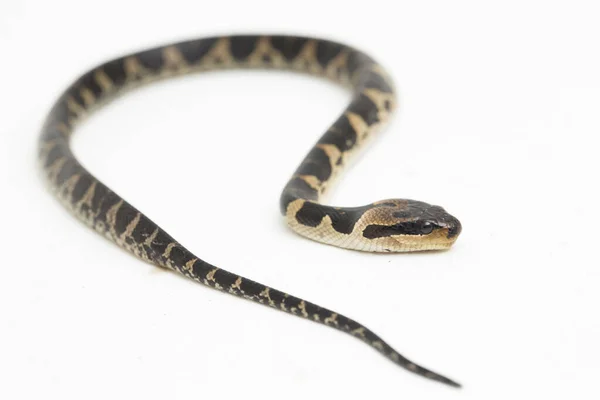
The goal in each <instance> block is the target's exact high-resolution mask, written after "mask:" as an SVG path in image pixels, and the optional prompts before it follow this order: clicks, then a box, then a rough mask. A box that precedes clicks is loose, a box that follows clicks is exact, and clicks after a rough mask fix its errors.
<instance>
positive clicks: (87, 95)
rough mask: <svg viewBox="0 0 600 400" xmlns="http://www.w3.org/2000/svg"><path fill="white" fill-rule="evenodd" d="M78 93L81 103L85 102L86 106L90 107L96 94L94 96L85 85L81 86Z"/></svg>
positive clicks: (94, 100)
mask: <svg viewBox="0 0 600 400" xmlns="http://www.w3.org/2000/svg"><path fill="white" fill-rule="evenodd" d="M79 95H80V96H81V98H82V99H83V104H85V106H86V107H91V106H92V105H93V104H94V103H95V102H96V96H94V93H93V92H92V91H91V90H90V89H88V88H86V87H85V86H82V87H81V88H80V89H79Z"/></svg>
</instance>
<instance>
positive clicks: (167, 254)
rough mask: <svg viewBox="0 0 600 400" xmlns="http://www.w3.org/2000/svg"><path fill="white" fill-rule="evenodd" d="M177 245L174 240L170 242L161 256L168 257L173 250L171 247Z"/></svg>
mask: <svg viewBox="0 0 600 400" xmlns="http://www.w3.org/2000/svg"><path fill="white" fill-rule="evenodd" d="M175 246H177V243H176V242H171V243H169V244H168V245H167V248H166V249H165V251H164V253H163V257H164V258H169V257H170V256H171V251H172V250H173V248H174V247H175Z"/></svg>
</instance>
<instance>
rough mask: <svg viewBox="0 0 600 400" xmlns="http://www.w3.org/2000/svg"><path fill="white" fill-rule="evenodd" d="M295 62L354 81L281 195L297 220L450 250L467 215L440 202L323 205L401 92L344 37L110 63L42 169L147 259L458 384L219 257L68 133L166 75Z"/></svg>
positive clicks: (364, 243) (328, 239)
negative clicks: (109, 182)
mask: <svg viewBox="0 0 600 400" xmlns="http://www.w3.org/2000/svg"><path fill="white" fill-rule="evenodd" d="M233 67H235V68H277V69H291V70H297V71H302V72H308V73H311V74H315V75H320V76H325V77H328V78H330V79H333V80H335V81H336V82H339V83H342V84H344V85H346V86H349V87H350V88H351V89H352V90H353V93H354V95H353V97H352V100H351V102H350V104H349V105H348V107H347V108H346V110H345V111H344V113H343V114H342V115H341V116H340V117H339V118H338V119H337V120H336V121H335V123H334V124H333V125H332V126H331V127H330V128H329V129H328V130H327V131H326V132H325V134H324V135H323V136H322V137H321V138H320V139H319V141H318V142H317V143H316V144H315V146H314V147H313V148H312V150H311V151H310V153H309V154H308V155H307V156H306V158H305V159H304V160H303V161H302V163H301V164H300V166H299V167H298V169H297V170H296V172H295V173H294V174H293V176H292V178H291V180H290V181H289V182H288V183H287V185H286V186H285V188H284V190H283V193H282V195H281V202H280V204H281V212H282V214H283V215H284V216H285V218H286V220H287V223H288V225H289V226H290V227H291V228H292V229H293V230H295V231H296V232H297V233H299V234H300V235H303V236H306V237H308V238H310V239H313V240H316V241H319V242H323V243H327V244H331V245H335V246H339V247H344V248H349V249H355V250H362V251H371V252H386V251H387V252H404V251H418V250H434V249H445V248H449V247H450V246H451V245H452V244H453V243H454V241H455V240H456V238H457V237H458V235H459V233H460V230H461V226H460V223H459V222H458V220H457V219H456V218H454V217H452V216H451V215H449V214H447V213H446V212H445V211H444V210H443V209H442V208H441V207H438V206H431V205H429V204H426V203H423V202H419V201H413V200H398V199H392V200H383V201H378V202H375V203H373V204H369V205H366V206H362V207H353V208H340V207H333V206H328V205H324V204H320V203H319V198H320V196H321V195H322V194H323V193H324V192H325V190H326V188H327V186H328V185H329V184H330V183H331V181H332V179H333V177H334V176H335V175H337V174H338V173H339V172H340V171H341V170H342V168H343V167H344V166H345V165H346V164H347V162H348V159H349V156H350V155H351V154H352V153H353V152H354V151H355V150H357V149H358V148H359V147H360V146H361V144H362V143H363V142H364V141H365V140H367V139H368V138H369V137H370V136H371V135H373V133H374V132H375V130H376V128H378V127H379V126H380V125H381V124H382V123H383V122H385V121H386V119H387V118H388V116H389V114H390V113H391V111H392V110H393V108H394V102H395V96H394V90H393V86H392V83H391V80H390V79H389V77H388V75H387V74H386V72H385V71H384V70H383V68H382V67H381V66H380V65H378V64H377V63H376V62H375V61H374V60H373V59H372V58H370V57H369V56H367V55H366V54H364V53H362V52H360V51H357V50H355V49H353V48H351V47H348V46H346V45H343V44H339V43H335V42H331V41H327V40H322V39H314V38H303V37H295V36H242V35H240V36H223V37H212V38H204V39H197V40H191V41H186V42H181V43H176V44H172V45H168V46H162V47H157V48H153V49H150V50H146V51H141V52H139V53H136V54H132V55H128V56H125V57H121V58H118V59H115V60H113V61H110V62H107V63H105V64H102V65H100V66H98V67H96V68H94V69H92V70H90V71H89V72H87V73H85V74H84V75H83V76H81V77H80V78H79V79H77V80H76V81H75V82H74V83H73V84H72V85H71V86H70V87H69V88H68V89H67V90H66V91H65V92H64V93H63V94H62V95H61V96H60V98H59V99H58V100H57V102H56V103H55V105H54V106H53V108H52V110H51V111H50V113H49V115H48V117H47V119H46V121H45V123H44V125H43V128H42V134H41V137H40V141H39V158H40V163H41V165H42V167H43V170H44V175H45V177H46V178H47V181H48V183H49V185H50V187H51V189H52V190H53V192H54V193H55V195H56V196H57V197H58V198H59V199H60V200H61V202H62V203H63V204H64V205H65V207H66V208H67V209H69V210H70V211H71V212H72V213H73V214H74V215H76V216H77V217H78V218H79V219H80V220H82V221H83V222H85V223H86V224H87V225H89V226H90V227H92V228H94V229H95V230H96V231H97V232H99V233H100V234H102V235H104V236H106V237H107V238H108V239H110V240H111V241H113V242H115V243H116V244H117V245H119V246H121V247H122V248H124V249H126V250H128V251H130V252H131V253H133V254H135V255H136V256H137V257H139V258H141V259H143V260H145V261H148V262H150V263H153V264H156V265H158V266H161V267H164V268H168V269H171V270H174V271H177V272H179V273H180V274H183V275H184V276H186V277H188V278H190V279H193V280H195V281H197V282H200V283H203V284H205V285H207V286H210V287H213V288H215V289H218V290H221V291H225V292H228V293H231V294H233V295H236V296H239V297H243V298H246V299H249V300H252V301H255V302H258V303H261V304H265V305H268V306H270V307H273V308H276V309H279V310H282V311H285V312H287V313H291V314H294V315H297V316H299V317H302V318H306V319H309V320H312V321H315V322H319V323H322V324H325V325H328V326H331V327H333V328H336V329H338V330H341V331H343V332H346V333H348V334H350V335H352V336H355V337H357V338H359V339H361V340H362V341H364V342H365V343H367V344H368V345H369V346H371V347H373V348H374V349H376V350H377V351H379V352H380V353H382V354H383V355H385V356H386V357H387V358H389V359H390V360H391V361H393V362H394V363H396V364H398V365H400V366H402V367H404V368H406V369H408V370H410V371H412V372H414V373H416V374H419V375H421V376H424V377H427V378H430V379H434V380H437V381H440V382H443V383H446V384H449V385H452V386H458V384H457V383H455V382H453V381H451V380H450V379H448V378H445V377H443V376H441V375H438V374H436V373H434V372H432V371H429V370H427V369H425V368H423V367H421V366H419V365H417V364H415V363H413V362H411V361H409V360H408V359H406V358H405V357H403V356H402V355H400V354H399V353H398V352H397V351H395V350H394V349H393V348H392V347H391V346H390V345H388V344H387V343H386V342H385V341H384V340H383V339H381V338H380V337H379V336H378V335H376V334H375V333H374V332H372V331H371V330H369V329H368V328H366V327H365V326H363V325H362V324H360V323H358V322H356V321H353V320H352V319H350V318H347V317H345V316H343V315H341V314H338V313H336V312H333V311H331V310H328V309H326V308H323V307H320V306H318V305H316V304H313V303H310V302H308V301H306V300H303V299H300V298H298V297H294V296H291V295H288V294H286V293H283V292H281V291H279V290H276V289H273V288H270V287H267V286H265V285H262V284H260V283H257V282H254V281H252V280H250V279H246V278H243V277H241V276H238V275H236V274H233V273H231V272H228V271H226V270H223V269H221V268H218V267H215V266H213V265H211V264H209V263H207V262H205V261H203V260H201V259H199V258H198V257H196V256H195V255H193V254H192V253H191V252H190V251H188V250H187V249H186V248H185V247H183V246H182V245H181V244H180V243H178V242H177V241H176V240H175V239H173V238H172V237H171V236H170V235H168V234H167V233H166V232H165V231H164V230H163V229H162V228H160V227H159V226H157V225H156V224H155V223H153V222H152V221H151V220H150V219H149V218H148V217H146V216H145V215H144V214H142V213H141V212H140V211H138V210H137V209H136V208H134V207H133V206H132V205H130V204H129V203H128V202H127V201H125V200H124V199H123V198H121V197H120V196H119V195H118V194H116V193H114V192H113V191H111V190H110V189H109V188H108V187H107V186H105V185H104V184H103V183H102V182H100V181H98V180H97V179H96V178H95V177H94V176H93V175H92V174H90V173H89V172H88V171H87V170H86V169H85V168H84V167H83V166H82V165H81V164H80V163H79V162H78V160H77V159H76V158H75V157H74V155H73V153H72V152H71V149H70V146H69V138H70V136H71V133H72V132H73V129H74V127H75V125H76V123H77V122H79V121H80V120H81V118H82V117H83V116H85V115H86V114H87V113H88V112H89V111H90V110H91V109H93V108H94V107H95V106H97V105H99V104H101V103H103V102H105V101H106V100H110V99H112V98H114V97H115V96H116V95H117V94H120V93H122V92H123V90H124V89H125V88H131V87H133V86H137V85H139V84H142V83H146V82H148V81H152V80H155V79H157V78H162V77H167V76H171V75H180V74H184V73H188V72H192V71H203V70H215V69H224V68H233Z"/></svg>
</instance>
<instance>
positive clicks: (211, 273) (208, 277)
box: [206, 268, 219, 283]
mask: <svg viewBox="0 0 600 400" xmlns="http://www.w3.org/2000/svg"><path fill="white" fill-rule="evenodd" d="M218 270H219V268H215V269H213V270H211V271H209V272H208V273H207V274H206V280H208V281H210V282H215V283H216V281H215V274H216V273H217V271H218Z"/></svg>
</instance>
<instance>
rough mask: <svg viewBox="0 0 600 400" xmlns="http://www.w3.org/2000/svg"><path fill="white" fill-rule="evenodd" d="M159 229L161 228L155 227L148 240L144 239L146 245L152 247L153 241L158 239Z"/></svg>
mask: <svg viewBox="0 0 600 400" xmlns="http://www.w3.org/2000/svg"><path fill="white" fill-rule="evenodd" d="M158 229H159V228H156V229H154V231H153V232H152V233H151V234H150V236H148V237H147V238H146V240H144V245H145V246H147V247H152V243H153V242H154V239H156V236H157V235H158Z"/></svg>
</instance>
